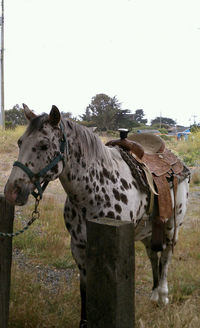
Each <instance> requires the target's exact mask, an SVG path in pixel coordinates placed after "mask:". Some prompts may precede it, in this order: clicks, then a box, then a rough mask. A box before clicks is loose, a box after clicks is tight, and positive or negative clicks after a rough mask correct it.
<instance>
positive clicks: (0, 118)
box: [0, 0, 5, 129]
mask: <svg viewBox="0 0 200 328" xmlns="http://www.w3.org/2000/svg"><path fill="white" fill-rule="evenodd" d="M0 25H1V115H0V125H1V126H2V128H3V129H5V112H4V0H1V21H0Z"/></svg>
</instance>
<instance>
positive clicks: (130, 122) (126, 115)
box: [116, 109, 140, 130]
mask: <svg viewBox="0 0 200 328" xmlns="http://www.w3.org/2000/svg"><path fill="white" fill-rule="evenodd" d="M139 125H140V124H139V123H138V122H137V121H135V116H134V114H132V113H131V111H130V109H121V110H120V111H119V113H118V114H117V116H116V129H119V128H126V129H129V130H130V129H132V128H134V127H136V126H139Z"/></svg>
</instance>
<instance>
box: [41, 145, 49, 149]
mask: <svg viewBox="0 0 200 328" xmlns="http://www.w3.org/2000/svg"><path fill="white" fill-rule="evenodd" d="M40 149H41V150H47V149H48V146H47V145H42V146H40Z"/></svg>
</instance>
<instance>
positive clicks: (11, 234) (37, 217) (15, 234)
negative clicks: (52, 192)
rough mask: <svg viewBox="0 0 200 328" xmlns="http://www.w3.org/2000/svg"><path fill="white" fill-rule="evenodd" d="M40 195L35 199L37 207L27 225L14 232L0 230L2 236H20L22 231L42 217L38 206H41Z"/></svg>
mask: <svg viewBox="0 0 200 328" xmlns="http://www.w3.org/2000/svg"><path fill="white" fill-rule="evenodd" d="M40 200H41V198H40V196H38V197H37V198H36V199H35V208H34V211H33V212H32V215H31V219H30V220H29V221H28V223H27V224H26V225H25V227H24V228H23V229H21V230H18V231H16V232H13V233H8V232H7V233H6V232H0V236H2V237H11V238H12V237H15V236H18V235H20V234H21V233H23V232H24V231H26V230H27V229H28V228H29V227H30V225H31V224H32V223H33V222H34V221H35V220H37V219H39V217H40V213H39V211H38V206H39V203H40Z"/></svg>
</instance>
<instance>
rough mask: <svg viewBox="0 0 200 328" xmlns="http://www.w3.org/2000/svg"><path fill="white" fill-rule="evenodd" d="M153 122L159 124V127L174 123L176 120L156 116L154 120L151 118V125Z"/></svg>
mask: <svg viewBox="0 0 200 328" xmlns="http://www.w3.org/2000/svg"><path fill="white" fill-rule="evenodd" d="M155 124H160V125H161V127H166V126H168V127H169V126H174V125H176V121H174V120H173V119H172V118H168V117H159V116H157V117H156V118H155V119H154V120H151V125H155Z"/></svg>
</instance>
